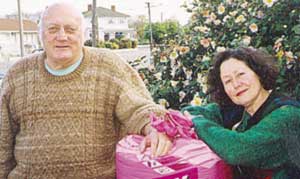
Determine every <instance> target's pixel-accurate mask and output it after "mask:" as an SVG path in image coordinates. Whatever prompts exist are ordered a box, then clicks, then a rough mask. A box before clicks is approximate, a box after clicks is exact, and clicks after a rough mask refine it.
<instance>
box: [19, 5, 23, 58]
mask: <svg viewBox="0 0 300 179" xmlns="http://www.w3.org/2000/svg"><path fill="white" fill-rule="evenodd" d="M18 15H19V34H20V51H21V57H23V56H24V43H23V18H22V11H21V3H20V0H18Z"/></svg>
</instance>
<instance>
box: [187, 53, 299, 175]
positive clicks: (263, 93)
mask: <svg viewBox="0 0 300 179" xmlns="http://www.w3.org/2000/svg"><path fill="white" fill-rule="evenodd" d="M277 75H278V68H277V66H276V61H275V59H274V58H272V57H271V56H269V55H268V54H266V53H264V52H262V51H260V50H255V49H251V48H240V49H236V50H227V51H224V52H220V53H219V54H217V55H216V57H215V63H214V66H213V68H212V70H211V71H210V73H209V76H208V85H209V90H210V91H211V92H212V94H211V96H212V100H213V101H214V102H216V103H212V104H209V105H207V106H202V107H196V106H189V107H186V108H184V109H183V111H184V113H188V114H191V115H192V116H193V123H194V125H195V129H196V132H197V135H198V136H199V138H200V139H202V140H203V141H204V142H206V143H207V144H208V145H209V146H210V148H211V149H212V150H214V151H215V152H216V153H217V154H218V155H219V156H220V157H221V158H222V159H224V160H225V161H226V162H228V163H229V164H231V165H233V173H234V178H235V179H266V178H268V179H269V178H272V179H279V178H280V179H281V178H282V179H295V178H299V177H300V172H299V169H298V166H299V165H298V163H299V156H298V155H299V154H298V153H299V152H298V150H300V149H297V145H298V146H299V142H300V108H299V107H300V105H299V103H297V102H296V101H294V100H292V99H289V98H288V97H285V96H283V95H281V94H279V93H277V92H276V91H275V81H276V77H277ZM297 159H298V160H297Z"/></svg>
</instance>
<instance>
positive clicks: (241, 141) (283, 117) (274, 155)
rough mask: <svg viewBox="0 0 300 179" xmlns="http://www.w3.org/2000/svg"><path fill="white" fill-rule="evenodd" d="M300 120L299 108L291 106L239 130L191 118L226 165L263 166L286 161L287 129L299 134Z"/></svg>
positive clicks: (200, 134)
mask: <svg viewBox="0 0 300 179" xmlns="http://www.w3.org/2000/svg"><path fill="white" fill-rule="evenodd" d="M299 121H300V109H299V108H296V107H293V106H282V107H281V108H278V109H276V110H274V111H273V112H272V113H270V114H269V115H267V116H266V117H265V118H263V119H262V120H261V122H259V123H258V124H257V125H256V126H253V127H252V128H251V129H249V130H247V131H245V132H241V133H239V132H236V131H231V130H228V129H225V128H223V127H222V126H220V125H219V124H217V123H215V122H213V121H210V120H207V119H203V118H202V119H200V118H195V119H193V122H194V124H195V128H196V132H197V134H198V136H199V137H200V138H201V139H203V141H205V142H206V143H207V144H208V145H209V146H210V147H211V148H212V150H214V151H215V152H216V153H217V154H218V155H219V156H220V157H221V158H222V159H224V160H225V161H227V162H228V163H229V164H233V165H237V164H239V165H244V166H253V167H257V168H265V169H270V168H274V167H279V166H282V165H283V164H285V163H286V162H288V160H289V156H288V149H287V148H286V144H285V143H286V137H287V136H288V135H287V131H295V130H296V131H297V133H295V132H294V134H296V135H300V122H299ZM290 129H292V130H290ZM298 137H299V136H298Z"/></svg>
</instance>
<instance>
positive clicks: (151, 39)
mask: <svg viewBox="0 0 300 179" xmlns="http://www.w3.org/2000/svg"><path fill="white" fill-rule="evenodd" d="M146 4H147V7H148V16H149V31H150V63H153V62H152V58H153V57H152V49H153V35H152V23H151V10H150V2H146Z"/></svg>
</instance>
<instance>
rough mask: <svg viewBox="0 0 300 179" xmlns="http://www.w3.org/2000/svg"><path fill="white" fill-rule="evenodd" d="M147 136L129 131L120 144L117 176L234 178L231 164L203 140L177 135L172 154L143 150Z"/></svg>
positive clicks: (119, 178) (127, 178) (139, 178)
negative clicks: (153, 155) (141, 149)
mask: <svg viewBox="0 0 300 179" xmlns="http://www.w3.org/2000/svg"><path fill="white" fill-rule="evenodd" d="M142 140H143V136H139V135H129V136H127V137H125V138H123V139H122V140H121V141H120V142H119V143H118V145H117V151H116V172H117V179H231V178H232V176H231V170H230V167H229V166H228V165H227V164H226V163H225V162H224V161H223V160H221V159H220V158H219V157H218V156H217V155H216V154H215V153H214V152H213V151H212V150H211V149H210V148H209V147H208V146H207V145H206V144H205V143H204V142H203V141H201V140H198V139H185V138H176V139H175V141H174V146H173V149H172V150H171V151H170V152H169V154H168V155H166V156H162V157H158V158H151V157H150V151H149V149H148V150H147V151H146V152H145V153H143V154H142V153H140V152H139V144H140V142H141V141H142Z"/></svg>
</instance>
